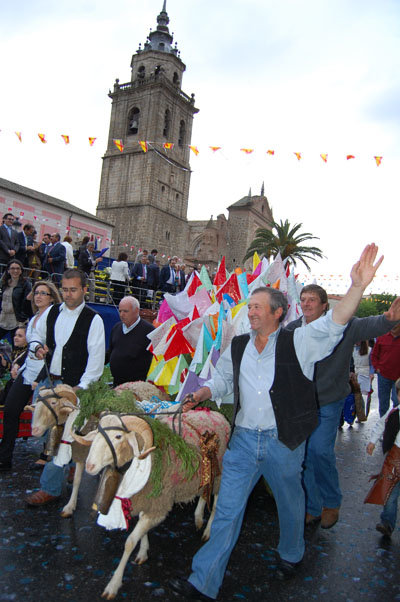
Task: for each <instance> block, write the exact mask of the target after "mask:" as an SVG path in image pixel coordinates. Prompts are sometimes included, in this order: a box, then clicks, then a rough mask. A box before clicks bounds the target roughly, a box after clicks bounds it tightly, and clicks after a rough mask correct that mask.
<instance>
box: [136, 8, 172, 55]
mask: <svg viewBox="0 0 400 602" xmlns="http://www.w3.org/2000/svg"><path fill="white" fill-rule="evenodd" d="M168 24H169V17H168V13H167V0H163V6H162V9H161V12H160V14H159V15H158V16H157V29H155V30H154V31H151V30H150V33H149V35H148V37H147V40H146V42H145V44H144V48H143V50H144V51H146V50H158V51H159V52H168V53H170V54H174V55H175V56H178V57H179V50H178V47H177V44H176V43H175V46H172V43H173V40H174V36H173V34H170V33H169V29H168Z"/></svg>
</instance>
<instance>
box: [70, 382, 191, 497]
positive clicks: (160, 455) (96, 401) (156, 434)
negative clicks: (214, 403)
mask: <svg viewBox="0 0 400 602" xmlns="http://www.w3.org/2000/svg"><path fill="white" fill-rule="evenodd" d="M79 407H80V410H79V414H78V416H77V418H76V420H75V422H74V427H75V428H76V429H77V430H79V429H80V428H82V426H83V424H84V422H85V420H89V418H90V417H92V416H99V415H100V412H104V411H109V412H118V413H121V414H135V415H137V416H139V417H140V418H143V420H145V421H146V422H147V423H148V424H149V425H150V427H151V429H152V431H153V438H154V445H155V446H156V449H155V451H154V452H153V466H152V471H151V481H152V484H153V490H152V492H151V493H150V496H149V497H158V496H159V495H160V494H161V492H162V477H163V460H164V461H165V462H166V463H167V465H168V466H169V465H170V463H171V456H170V447H171V448H172V449H173V450H174V452H175V454H176V456H177V458H178V459H179V461H180V469H181V471H182V476H183V478H185V479H186V480H189V481H190V480H191V479H192V478H193V476H194V475H195V474H196V472H197V470H198V468H199V463H200V459H199V452H198V451H197V450H196V449H195V448H194V447H193V446H191V445H188V444H187V443H186V441H184V439H182V437H180V436H179V435H178V434H176V433H174V432H173V431H171V429H170V428H169V427H168V426H167V425H166V424H163V423H162V422H159V421H158V420H155V419H154V418H151V417H150V416H148V415H147V414H145V413H144V412H143V410H142V409H141V408H140V406H138V405H137V404H136V397H135V395H134V394H133V393H132V391H119V392H118V393H117V392H116V391H114V390H113V389H110V388H109V386H108V384H107V377H104V375H103V377H102V379H101V380H99V381H97V382H94V383H91V384H90V385H89V387H88V388H87V389H85V390H83V391H79ZM178 423H179V421H178V417H177V418H176V426H177V428H178ZM164 456H165V459H164Z"/></svg>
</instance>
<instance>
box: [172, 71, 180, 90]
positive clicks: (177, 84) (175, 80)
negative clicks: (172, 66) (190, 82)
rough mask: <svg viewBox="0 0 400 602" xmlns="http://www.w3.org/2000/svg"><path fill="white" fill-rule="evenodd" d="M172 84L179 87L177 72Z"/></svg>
mask: <svg viewBox="0 0 400 602" xmlns="http://www.w3.org/2000/svg"><path fill="white" fill-rule="evenodd" d="M172 83H173V84H175V85H176V86H179V75H178V74H177V72H176V71H175V72H174V76H173V78H172Z"/></svg>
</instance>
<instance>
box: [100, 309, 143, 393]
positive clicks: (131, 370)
mask: <svg viewBox="0 0 400 602" xmlns="http://www.w3.org/2000/svg"><path fill="white" fill-rule="evenodd" d="M118 311H119V315H120V318H121V322H118V323H117V324H115V325H114V326H113V329H112V331H111V336H110V344H109V347H108V351H107V356H106V362H107V361H109V362H110V368H111V374H112V375H113V379H114V387H117V386H118V385H122V384H123V383H126V382H131V381H136V380H146V376H147V372H148V371H149V368H150V364H151V359H152V357H153V356H152V354H151V353H150V351H146V349H147V347H148V346H149V344H150V340H149V339H148V338H147V334H148V333H149V332H151V331H152V330H154V327H153V326H152V325H151V324H149V322H146V320H142V319H141V318H140V316H139V301H138V300H137V299H136V297H123V298H122V299H121V301H120V302H119V306H118Z"/></svg>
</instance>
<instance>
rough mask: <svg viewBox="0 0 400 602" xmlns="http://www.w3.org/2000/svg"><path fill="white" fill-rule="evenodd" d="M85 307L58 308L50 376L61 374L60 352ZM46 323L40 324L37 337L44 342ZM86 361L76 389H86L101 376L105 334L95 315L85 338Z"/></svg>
mask: <svg viewBox="0 0 400 602" xmlns="http://www.w3.org/2000/svg"><path fill="white" fill-rule="evenodd" d="M84 307H85V303H84V302H83V303H82V304H81V305H79V306H78V307H76V308H75V309H68V307H67V306H66V305H65V303H62V304H61V306H60V313H59V316H58V318H57V320H56V324H55V328H54V338H55V342H56V347H55V349H54V353H53V357H52V360H51V364H50V372H51V373H52V374H61V365H62V351H63V347H64V345H65V344H66V342H67V341H68V339H69V338H70V336H71V334H72V331H73V329H74V327H75V324H76V321H77V319H78V318H79V316H80V313H81V311H82V309H83V308H84ZM46 331H47V321H46V320H45V321H43V322H41V323H40V325H39V328H38V332H39V336H40V337H42V338H43V340H46ZM87 350H88V361H87V364H86V370H85V372H84V373H83V374H82V376H81V380H80V382H79V384H78V387H80V388H81V389H87V387H88V386H89V385H90V383H91V382H94V381H96V380H99V378H100V377H101V375H102V374H103V369H104V358H105V334H104V324H103V320H102V319H101V317H100V316H99V315H98V314H96V315H95V316H94V318H93V320H92V323H91V325H90V328H89V334H88V338H87Z"/></svg>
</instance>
